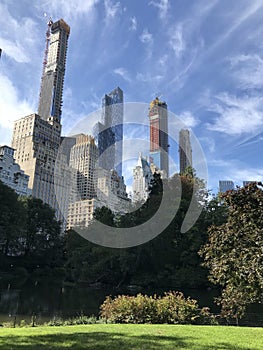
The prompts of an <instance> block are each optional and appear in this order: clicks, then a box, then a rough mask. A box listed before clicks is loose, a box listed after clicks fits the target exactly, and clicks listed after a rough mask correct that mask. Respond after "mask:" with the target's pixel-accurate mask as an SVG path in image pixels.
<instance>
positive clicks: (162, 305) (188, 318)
mask: <svg viewBox="0 0 263 350" xmlns="http://www.w3.org/2000/svg"><path fill="white" fill-rule="evenodd" d="M100 309H101V312H100V314H101V316H102V317H103V318H105V319H106V320H107V321H109V322H112V323H169V324H177V323H180V324H215V323H216V321H215V319H214V317H213V316H212V315H211V314H210V313H209V309H208V308H202V309H200V308H199V307H198V304H197V301H196V300H194V299H190V298H189V297H188V298H185V297H184V295H183V293H180V292H169V293H165V295H164V296H163V297H157V296H156V295H154V296H147V295H142V294H138V295H137V296H127V295H119V296H117V297H115V298H114V299H112V298H111V297H110V296H108V297H107V298H106V300H105V301H104V303H103V304H102V305H101V307H100Z"/></svg>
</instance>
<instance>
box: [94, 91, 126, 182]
mask: <svg viewBox="0 0 263 350" xmlns="http://www.w3.org/2000/svg"><path fill="white" fill-rule="evenodd" d="M95 132H96V134H97V143H98V149H99V166H100V167H101V168H103V169H106V170H116V171H117V173H118V175H119V176H120V177H122V153H123V150H122V147H123V91H122V90H121V89H120V88H119V87H117V88H116V89H114V90H113V91H111V92H110V93H109V94H105V96H104V97H103V99H102V123H97V125H96V130H95Z"/></svg>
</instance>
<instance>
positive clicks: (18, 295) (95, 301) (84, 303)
mask: <svg viewBox="0 0 263 350" xmlns="http://www.w3.org/2000/svg"><path fill="white" fill-rule="evenodd" d="M137 292H138V291H137V290H136V289H132V288H130V289H129V290H110V289H94V288H90V287H81V286H78V287H76V286H74V287H65V286H64V287H61V286H58V285H56V286H52V285H50V284H49V283H46V284H42V285H34V284H33V285H32V284H29V285H25V286H23V287H22V288H21V289H12V288H10V287H9V288H7V289H5V290H0V323H1V322H9V321H11V322H12V320H13V319H14V318H15V317H16V319H17V321H20V320H21V319H24V320H26V321H27V322H28V321H30V320H31V317H32V315H36V317H37V322H38V323H43V322H45V321H47V320H50V319H52V318H53V317H62V318H69V317H72V316H78V315H81V314H84V315H89V316H91V315H95V316H98V315H99V307H100V305H101V304H102V303H103V301H104V300H105V297H106V296H107V295H111V296H116V295H119V294H130V295H134V294H137ZM140 292H142V293H143V294H148V295H152V294H153V292H150V293H149V292H147V291H140ZM155 292H156V294H157V295H161V294H162V293H163V291H155ZM184 295H185V296H191V297H192V298H194V299H197V300H198V303H199V305H200V306H209V307H210V308H211V309H213V311H214V312H217V307H216V306H215V305H213V297H214V296H215V295H216V293H215V291H198V290H190V291H184Z"/></svg>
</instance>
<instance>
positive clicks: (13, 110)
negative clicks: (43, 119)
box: [0, 74, 33, 142]
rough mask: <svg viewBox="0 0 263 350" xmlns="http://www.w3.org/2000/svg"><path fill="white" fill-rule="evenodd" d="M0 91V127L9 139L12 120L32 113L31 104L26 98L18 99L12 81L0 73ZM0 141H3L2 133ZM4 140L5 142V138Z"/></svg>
mask: <svg viewBox="0 0 263 350" xmlns="http://www.w3.org/2000/svg"><path fill="white" fill-rule="evenodd" d="M0 91H1V94H0V127H1V128H4V129H5V133H7V134H8V135H9V140H10V138H11V133H12V130H13V123H14V121H15V120H17V119H19V118H22V117H24V116H26V115H28V114H30V113H32V112H33V106H32V105H30V103H29V102H28V101H26V100H20V99H19V94H18V91H17V89H16V88H15V86H14V85H13V83H12V82H11V81H10V80H9V79H8V78H7V77H6V76H4V75H1V74H0ZM5 136H7V135H5ZM1 142H3V135H2V134H1ZM5 142H7V139H6V141H5Z"/></svg>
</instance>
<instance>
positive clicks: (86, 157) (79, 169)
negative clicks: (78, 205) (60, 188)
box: [69, 134, 98, 202]
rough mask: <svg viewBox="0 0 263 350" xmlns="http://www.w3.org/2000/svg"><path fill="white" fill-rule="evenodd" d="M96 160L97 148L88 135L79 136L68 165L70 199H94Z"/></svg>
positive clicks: (93, 140)
mask: <svg viewBox="0 0 263 350" xmlns="http://www.w3.org/2000/svg"><path fill="white" fill-rule="evenodd" d="M97 160H98V148H97V146H96V145H95V139H94V138H93V137H92V136H90V135H84V134H80V135H78V136H77V137H76V143H75V145H74V146H73V147H72V148H71V152H70V161H69V165H70V167H71V169H72V175H73V176H72V194H71V196H72V199H71V201H73V202H75V201H77V200H84V199H91V198H94V197H96V186H95V183H94V181H95V179H94V170H95V167H96V165H97Z"/></svg>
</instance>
